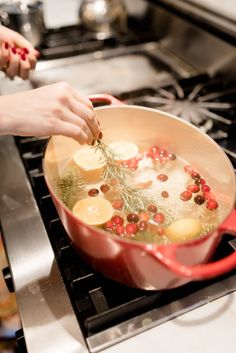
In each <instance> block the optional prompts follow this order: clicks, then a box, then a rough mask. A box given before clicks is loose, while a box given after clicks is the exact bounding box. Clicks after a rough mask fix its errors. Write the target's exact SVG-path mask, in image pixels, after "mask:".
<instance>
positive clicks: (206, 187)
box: [201, 185, 211, 192]
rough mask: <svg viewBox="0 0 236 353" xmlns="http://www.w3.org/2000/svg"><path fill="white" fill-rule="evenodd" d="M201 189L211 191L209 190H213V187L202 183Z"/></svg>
mask: <svg viewBox="0 0 236 353" xmlns="http://www.w3.org/2000/svg"><path fill="white" fill-rule="evenodd" d="M201 190H202V191H203V192H209V191H211V188H210V186H209V185H202V187H201Z"/></svg>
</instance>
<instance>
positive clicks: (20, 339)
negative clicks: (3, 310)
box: [16, 328, 27, 353]
mask: <svg viewBox="0 0 236 353" xmlns="http://www.w3.org/2000/svg"><path fill="white" fill-rule="evenodd" d="M16 342H17V345H18V350H19V353H27V349H26V344H25V336H24V332H23V329H22V328H20V329H19V330H17V331H16Z"/></svg>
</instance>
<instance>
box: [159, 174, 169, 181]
mask: <svg viewBox="0 0 236 353" xmlns="http://www.w3.org/2000/svg"><path fill="white" fill-rule="evenodd" d="M157 179H158V180H159V181H162V182H163V181H166V180H168V176H167V175H166V174H159V175H158V176H157Z"/></svg>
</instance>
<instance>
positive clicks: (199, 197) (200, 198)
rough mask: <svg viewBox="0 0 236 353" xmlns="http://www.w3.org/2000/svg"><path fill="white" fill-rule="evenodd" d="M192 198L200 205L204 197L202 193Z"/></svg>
mask: <svg viewBox="0 0 236 353" xmlns="http://www.w3.org/2000/svg"><path fill="white" fill-rule="evenodd" d="M193 200H194V202H195V203H196V204H197V205H202V204H203V203H204V202H205V197H204V196H202V195H197V196H195V197H194V199H193Z"/></svg>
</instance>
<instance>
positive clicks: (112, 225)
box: [103, 220, 115, 231]
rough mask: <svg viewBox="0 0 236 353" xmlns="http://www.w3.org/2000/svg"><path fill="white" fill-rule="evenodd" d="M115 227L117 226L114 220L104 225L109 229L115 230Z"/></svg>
mask: <svg viewBox="0 0 236 353" xmlns="http://www.w3.org/2000/svg"><path fill="white" fill-rule="evenodd" d="M114 227H115V226H114V223H113V222H112V220H110V221H108V222H106V223H105V224H104V225H103V228H104V229H105V230H108V231H112V230H114Z"/></svg>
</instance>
